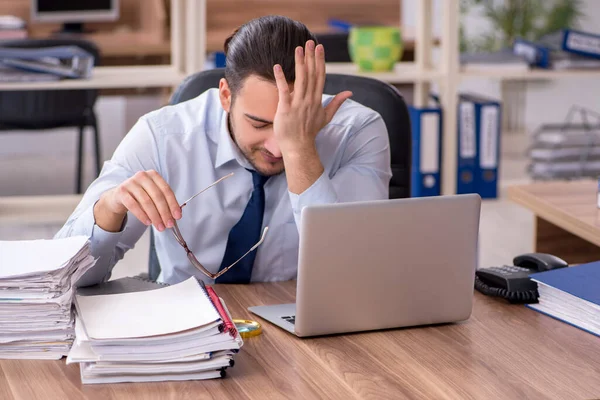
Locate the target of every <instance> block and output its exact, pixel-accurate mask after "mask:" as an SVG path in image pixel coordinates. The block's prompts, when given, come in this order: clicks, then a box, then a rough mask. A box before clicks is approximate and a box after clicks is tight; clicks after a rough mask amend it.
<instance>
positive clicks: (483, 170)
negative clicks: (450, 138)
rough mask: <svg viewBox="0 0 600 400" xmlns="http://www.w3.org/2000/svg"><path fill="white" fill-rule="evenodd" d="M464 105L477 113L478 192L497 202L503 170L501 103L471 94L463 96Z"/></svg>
mask: <svg viewBox="0 0 600 400" xmlns="http://www.w3.org/2000/svg"><path fill="white" fill-rule="evenodd" d="M461 101H469V102H471V103H472V104H473V106H474V111H475V143H476V152H477V155H476V156H475V159H476V166H475V183H474V184H475V188H476V190H477V193H479V195H480V196H481V198H483V199H495V198H497V197H498V171H499V166H500V133H501V105H500V102H499V101H497V100H495V99H490V98H487V97H483V96H479V95H476V94H470V93H465V94H462V95H461Z"/></svg>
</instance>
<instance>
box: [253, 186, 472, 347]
mask: <svg viewBox="0 0 600 400" xmlns="http://www.w3.org/2000/svg"><path fill="white" fill-rule="evenodd" d="M480 209H481V198H480V197H479V195H477V194H465V195H454V196H437V197H424V198H408V199H394V200H381V201H365V202H354V203H339V204H328V205H318V206H311V207H306V208H304V209H303V211H302V219H301V229H300V249H299V259H298V278H297V290H296V303H295V304H279V305H268V306H256V307H249V310H250V311H251V312H253V313H254V314H256V315H258V316H260V317H262V318H264V319H265V320H267V321H270V322H271V323H273V324H275V325H277V326H279V327H281V328H283V329H286V330H287V331H289V332H291V333H293V334H295V335H297V336H300V337H306V336H318V335H327V334H338V333H347V332H358V331H369V330H378V329H389V328H399V327H409V326H423V325H429V324H438V323H451V322H459V321H464V320H467V319H468V318H469V317H470V315H471V310H472V301H473V285H474V275H475V269H476V267H477V256H478V251H477V246H478V233H479V215H480Z"/></svg>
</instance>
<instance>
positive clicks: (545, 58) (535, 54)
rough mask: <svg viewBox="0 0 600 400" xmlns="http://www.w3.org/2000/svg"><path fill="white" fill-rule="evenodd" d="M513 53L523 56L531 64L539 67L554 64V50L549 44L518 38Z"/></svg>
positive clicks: (547, 66)
mask: <svg viewBox="0 0 600 400" xmlns="http://www.w3.org/2000/svg"><path fill="white" fill-rule="evenodd" d="M513 53H514V54H516V55H518V56H523V57H524V58H525V60H527V62H528V63H529V65H531V66H534V67H539V68H551V66H552V61H551V55H552V50H551V49H550V48H549V47H547V46H543V45H541V44H538V43H534V42H530V41H528V40H525V39H520V38H517V39H515V41H514V43H513Z"/></svg>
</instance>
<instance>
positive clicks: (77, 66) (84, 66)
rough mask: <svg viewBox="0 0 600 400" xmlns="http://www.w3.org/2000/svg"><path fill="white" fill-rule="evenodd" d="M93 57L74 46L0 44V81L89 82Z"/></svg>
mask: <svg viewBox="0 0 600 400" xmlns="http://www.w3.org/2000/svg"><path fill="white" fill-rule="evenodd" d="M94 62H95V59H94V56H93V55H92V54H91V53H89V52H87V51H85V50H83V49H82V48H80V47H78V46H53V47H42V48H22V47H9V46H6V45H5V46H2V44H1V43H0V82H2V81H4V82H6V81H9V82H12V81H18V82H21V81H49V80H58V79H62V78H71V79H80V78H81V79H89V78H91V77H92V71H93V68H94Z"/></svg>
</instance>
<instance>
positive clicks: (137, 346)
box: [67, 277, 243, 384]
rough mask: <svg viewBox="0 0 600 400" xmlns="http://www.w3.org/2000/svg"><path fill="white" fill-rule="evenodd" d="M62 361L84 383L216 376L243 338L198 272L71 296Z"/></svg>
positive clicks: (230, 362) (221, 373) (231, 360)
mask: <svg viewBox="0 0 600 400" xmlns="http://www.w3.org/2000/svg"><path fill="white" fill-rule="evenodd" d="M75 306H76V310H77V320H76V325H75V330H76V340H75V343H74V344H73V347H72V349H71V352H70V353H69V356H68V357H67V363H68V364H69V363H79V366H80V372H81V381H82V383H84V384H94V383H117V382H151V381H177V380H200V379H212V378H221V377H224V376H225V370H226V369H227V368H229V367H233V365H234V355H235V353H237V352H238V351H239V349H240V348H241V347H242V345H243V342H242V339H241V337H240V335H239V333H238V331H237V329H236V327H235V325H234V324H233V323H232V321H231V317H230V315H229V312H228V311H227V309H226V307H225V304H224V302H223V300H222V299H220V298H219V297H218V296H216V294H215V293H214V290H213V289H212V288H206V287H204V286H203V285H202V284H201V282H199V281H198V280H197V279H196V278H193V277H192V278H189V279H188V280H186V281H183V282H181V283H178V284H175V285H172V286H162V287H158V288H156V289H153V290H144V291H137V292H129V293H111V294H91V295H90V294H89V293H85V292H80V293H78V294H77V295H76V299H75Z"/></svg>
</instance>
